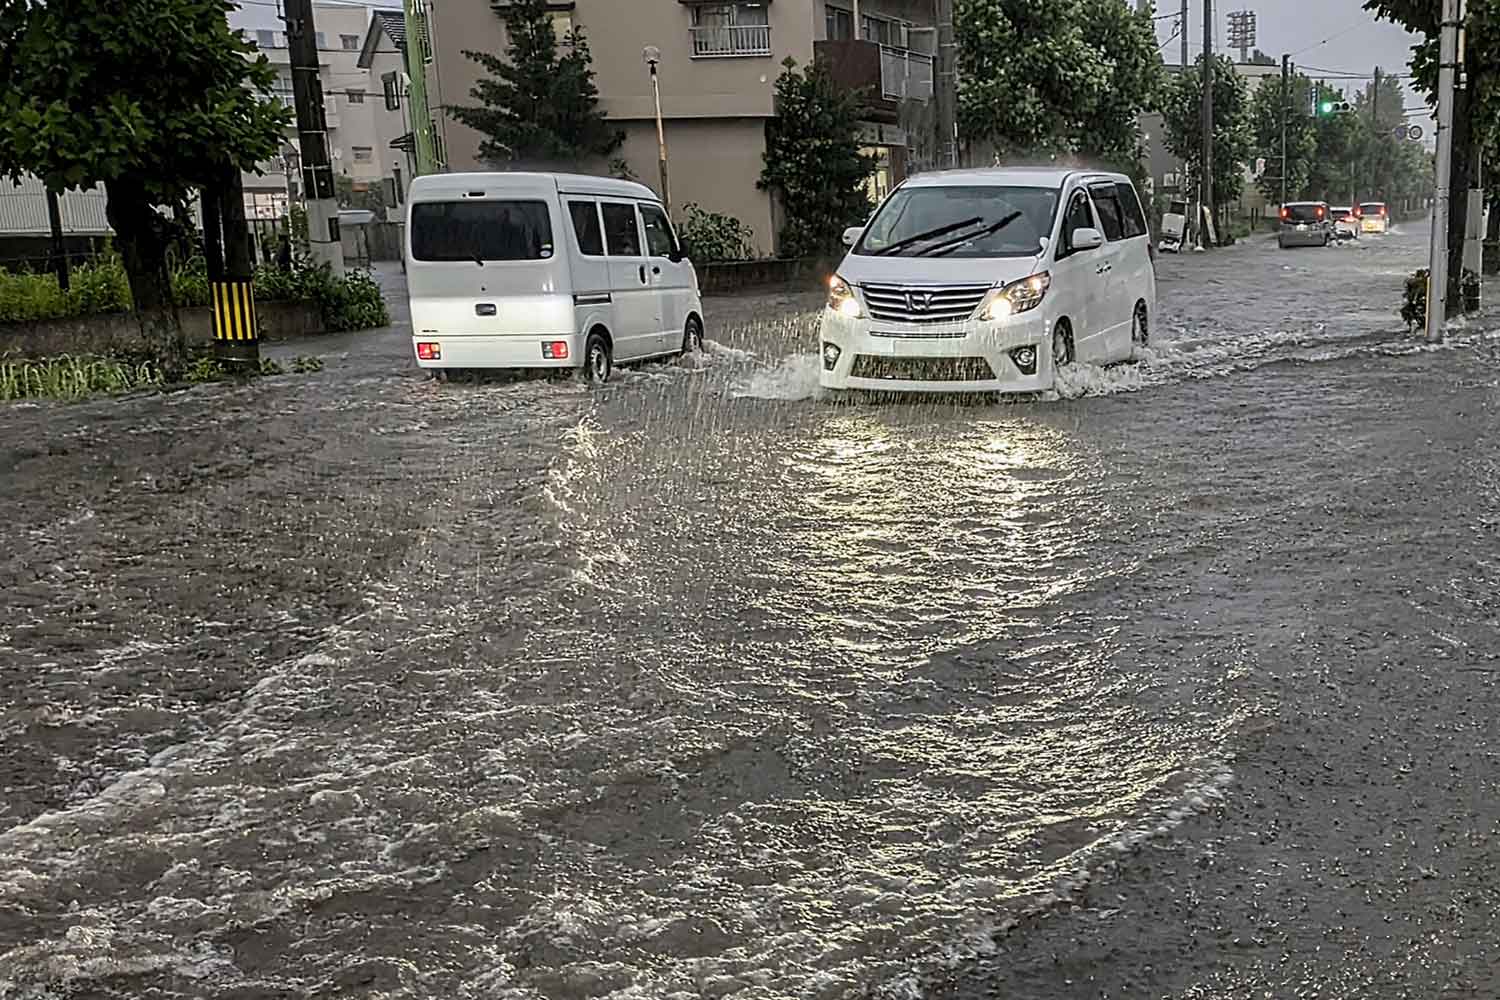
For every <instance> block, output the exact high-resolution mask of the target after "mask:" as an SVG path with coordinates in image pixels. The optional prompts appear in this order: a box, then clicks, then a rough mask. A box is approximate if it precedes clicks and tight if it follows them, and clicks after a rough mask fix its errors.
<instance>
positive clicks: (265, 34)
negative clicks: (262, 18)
mask: <svg viewBox="0 0 1500 1000" xmlns="http://www.w3.org/2000/svg"><path fill="white" fill-rule="evenodd" d="M255 44H256V45H257V46H258V47H259V48H262V49H274V48H276V32H274V31H267V30H266V29H264V28H262V29H260V30H259V31H256V33H255Z"/></svg>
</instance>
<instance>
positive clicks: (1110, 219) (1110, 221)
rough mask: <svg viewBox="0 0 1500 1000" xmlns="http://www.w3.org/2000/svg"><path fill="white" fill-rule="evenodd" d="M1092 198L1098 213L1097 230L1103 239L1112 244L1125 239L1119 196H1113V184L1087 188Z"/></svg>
mask: <svg viewBox="0 0 1500 1000" xmlns="http://www.w3.org/2000/svg"><path fill="white" fill-rule="evenodd" d="M1089 192H1090V193H1091V194H1093V196H1094V208H1096V209H1097V210H1098V211H1099V228H1100V229H1102V230H1103V231H1104V238H1105V239H1107V240H1109V241H1110V242H1111V243H1113V242H1114V241H1115V240H1123V239H1124V238H1125V219H1124V213H1123V212H1122V211H1121V210H1120V196H1119V195H1117V194H1115V186H1114V185H1113V184H1095V185H1094V186H1093V187H1091V188H1089Z"/></svg>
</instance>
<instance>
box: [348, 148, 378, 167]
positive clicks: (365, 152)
mask: <svg viewBox="0 0 1500 1000" xmlns="http://www.w3.org/2000/svg"><path fill="white" fill-rule="evenodd" d="M353 151H354V162H355V163H373V162H374V161H375V150H374V148H373V147H371V146H355V147H353Z"/></svg>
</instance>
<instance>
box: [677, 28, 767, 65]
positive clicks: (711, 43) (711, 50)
mask: <svg viewBox="0 0 1500 1000" xmlns="http://www.w3.org/2000/svg"><path fill="white" fill-rule="evenodd" d="M690 30H691V31H692V33H693V57H694V58H696V59H716V58H732V57H735V56H768V55H770V54H771V26H770V25H769V24H734V25H721V26H716V27H715V26H710V27H700V28H692V29H690Z"/></svg>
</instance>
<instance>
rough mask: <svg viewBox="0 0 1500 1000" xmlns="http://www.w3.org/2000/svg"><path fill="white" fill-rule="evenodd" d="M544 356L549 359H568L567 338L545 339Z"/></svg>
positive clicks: (543, 345) (543, 344)
mask: <svg viewBox="0 0 1500 1000" xmlns="http://www.w3.org/2000/svg"><path fill="white" fill-rule="evenodd" d="M542 357H544V358H546V359H547V360H549V361H566V360H568V342H567V341H566V340H548V341H543V343H542Z"/></svg>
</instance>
